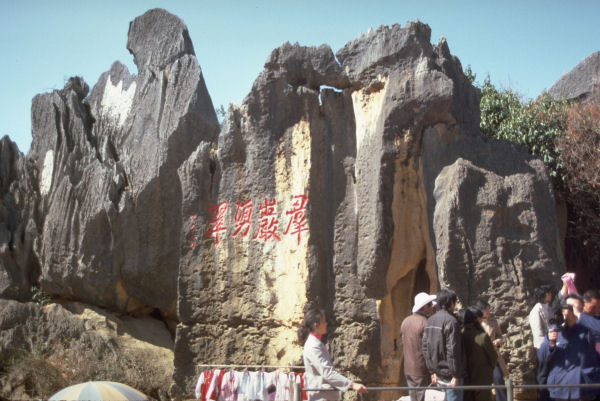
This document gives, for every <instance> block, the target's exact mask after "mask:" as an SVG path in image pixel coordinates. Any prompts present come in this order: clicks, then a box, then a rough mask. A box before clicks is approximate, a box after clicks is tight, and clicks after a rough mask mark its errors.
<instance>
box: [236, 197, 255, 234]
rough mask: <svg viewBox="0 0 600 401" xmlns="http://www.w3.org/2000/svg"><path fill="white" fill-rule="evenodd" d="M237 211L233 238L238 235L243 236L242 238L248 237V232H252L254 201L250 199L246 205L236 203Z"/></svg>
mask: <svg viewBox="0 0 600 401" xmlns="http://www.w3.org/2000/svg"><path fill="white" fill-rule="evenodd" d="M235 205H236V206H237V209H236V210H235V231H234V232H233V236H234V237H235V236H237V235H238V234H240V233H241V234H242V237H245V236H247V235H248V231H250V225H251V224H252V222H251V221H250V219H251V218H252V210H253V205H252V199H248V200H247V201H246V202H244V203H239V202H235Z"/></svg>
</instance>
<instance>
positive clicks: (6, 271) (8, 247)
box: [0, 136, 40, 300]
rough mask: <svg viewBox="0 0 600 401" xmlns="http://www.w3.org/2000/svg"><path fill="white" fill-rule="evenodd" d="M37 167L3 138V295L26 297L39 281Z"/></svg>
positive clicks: (0, 180) (0, 261)
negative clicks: (36, 253) (36, 248)
mask: <svg viewBox="0 0 600 401" xmlns="http://www.w3.org/2000/svg"><path fill="white" fill-rule="evenodd" d="M38 205H39V192H38V187H37V177H36V170H35V169H34V168H32V166H31V163H29V162H28V160H27V159H26V158H25V157H23V155H22V154H21V152H19V149H18V148H17V145H16V144H15V143H14V142H12V141H11V140H10V139H9V138H8V137H6V136H5V137H4V138H2V139H1V140H0V298H7V299H17V300H26V299H29V297H30V288H31V287H32V286H35V285H37V284H38V277H39V271H40V267H39V262H38V259H37V257H36V255H35V253H34V251H33V245H34V241H35V240H36V239H37V238H38V234H39V232H38V227H39V226H38V223H37V219H38V218H39V212H38Z"/></svg>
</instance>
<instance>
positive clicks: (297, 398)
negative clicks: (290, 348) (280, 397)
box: [294, 379, 600, 401]
mask: <svg viewBox="0 0 600 401" xmlns="http://www.w3.org/2000/svg"><path fill="white" fill-rule="evenodd" d="M295 386H296V389H295V390H296V391H294V401H302V392H303V391H304V392H306V391H340V390H338V389H335V388H303V389H301V388H300V384H299V383H295ZM550 388H600V383H588V384H513V381H512V379H507V380H506V382H505V384H504V385H485V386H484V385H481V386H480V385H472V386H464V385H463V386H454V387H450V386H421V387H407V386H404V387H367V390H368V391H409V390H437V391H447V390H467V391H469V390H496V389H497V390H506V400H507V401H514V390H515V389H520V390H537V389H550Z"/></svg>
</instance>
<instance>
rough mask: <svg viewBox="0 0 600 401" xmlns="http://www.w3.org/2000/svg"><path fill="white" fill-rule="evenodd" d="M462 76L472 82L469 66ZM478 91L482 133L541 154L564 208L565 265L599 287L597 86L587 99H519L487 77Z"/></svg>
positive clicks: (599, 116) (599, 127) (599, 104)
mask: <svg viewBox="0 0 600 401" xmlns="http://www.w3.org/2000/svg"><path fill="white" fill-rule="evenodd" d="M465 75H466V76H467V78H469V79H470V80H471V82H474V81H475V75H474V74H473V73H472V71H470V69H469V68H467V70H465ZM475 85H476V86H478V87H479V89H480V90H481V104H480V106H481V130H482V132H483V133H484V134H486V135H488V136H490V137H493V138H498V139H504V140H508V141H511V142H514V143H517V144H519V145H522V146H524V147H525V148H526V149H527V150H528V151H529V153H531V154H533V155H536V156H538V157H540V158H541V159H542V160H543V161H544V164H545V165H546V168H547V169H548V172H549V174H550V176H551V177H552V178H553V183H554V189H555V192H556V193H557V195H558V197H559V198H561V199H562V200H564V202H565V205H566V211H567V216H566V217H567V222H566V223H567V227H566V228H567V230H566V237H565V243H566V244H567V246H566V259H567V269H568V270H569V271H576V272H577V275H578V277H580V281H579V284H582V285H583V287H585V288H582V289H583V290H585V289H586V288H593V287H599V286H600V275H599V274H598V266H600V87H598V88H596V89H595V91H594V93H595V94H594V96H592V97H591V99H588V100H587V101H586V102H585V103H580V102H577V101H574V102H567V101H557V100H554V99H552V98H551V97H550V96H549V95H548V94H545V93H544V94H542V95H541V96H540V97H538V98H537V99H535V100H532V101H529V102H522V101H521V99H520V97H519V95H518V94H517V92H515V91H514V90H511V89H498V88H496V87H495V86H494V85H492V83H491V82H490V79H489V77H488V78H486V79H485V81H484V82H483V84H481V85H478V84H475Z"/></svg>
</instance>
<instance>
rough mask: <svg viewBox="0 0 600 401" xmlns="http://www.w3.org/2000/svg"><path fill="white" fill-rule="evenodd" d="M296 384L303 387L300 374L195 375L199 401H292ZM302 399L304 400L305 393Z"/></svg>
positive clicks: (229, 372) (220, 372) (222, 371)
mask: <svg viewBox="0 0 600 401" xmlns="http://www.w3.org/2000/svg"><path fill="white" fill-rule="evenodd" d="M296 383H298V384H299V385H300V388H301V389H302V388H304V374H303V373H298V372H290V373H283V372H281V371H279V370H275V371H271V372H263V371H262V370H261V371H236V370H225V369H214V370H205V371H203V372H201V373H200V375H199V376H198V380H197V381H196V389H195V395H196V398H197V399H198V400H200V401H294V400H295V398H294V395H295V394H294V392H295V389H296V386H295V384H296ZM301 399H302V400H306V399H307V397H306V394H305V393H304V392H302V397H301Z"/></svg>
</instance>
